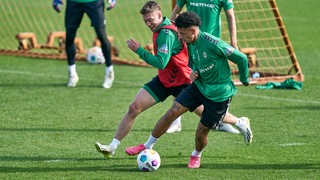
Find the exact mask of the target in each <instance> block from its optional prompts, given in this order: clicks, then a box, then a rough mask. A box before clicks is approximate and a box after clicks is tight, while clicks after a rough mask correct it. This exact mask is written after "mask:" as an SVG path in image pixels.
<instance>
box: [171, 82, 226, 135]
mask: <svg viewBox="0 0 320 180" xmlns="http://www.w3.org/2000/svg"><path fill="white" fill-rule="evenodd" d="M176 101H177V102H178V103H180V104H181V105H182V106H184V107H187V108H188V109H189V110H190V111H191V112H192V111H194V110H195V109H196V108H197V107H198V106H200V105H202V104H203V106H204V110H203V112H202V117H201V120H200V122H201V123H202V124H203V125H204V126H206V127H208V128H210V129H212V128H215V127H216V126H217V125H219V123H221V122H222V120H223V118H224V116H225V115H226V113H227V112H228V108H229V105H230V102H231V98H229V99H227V100H226V101H223V102H214V101H212V100H210V99H208V98H206V97H205V96H204V95H203V94H202V93H201V92H200V90H199V89H198V87H197V86H196V84H194V83H192V84H191V85H190V86H188V87H187V88H185V89H184V90H183V91H182V92H181V93H180V94H179V95H178V97H177V98H176Z"/></svg>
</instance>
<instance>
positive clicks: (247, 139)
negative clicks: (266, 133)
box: [239, 117, 253, 145]
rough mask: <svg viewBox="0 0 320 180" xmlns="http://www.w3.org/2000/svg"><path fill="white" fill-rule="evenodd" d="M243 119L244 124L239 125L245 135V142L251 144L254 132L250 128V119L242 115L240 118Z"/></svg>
mask: <svg viewBox="0 0 320 180" xmlns="http://www.w3.org/2000/svg"><path fill="white" fill-rule="evenodd" d="M240 119H241V120H242V121H243V124H242V126H241V127H239V131H240V133H241V134H242V135H243V138H244V142H245V143H246V144H247V145H249V144H250V143H252V138H253V134H252V131H251V128H250V120H249V118H247V117H241V118H240Z"/></svg>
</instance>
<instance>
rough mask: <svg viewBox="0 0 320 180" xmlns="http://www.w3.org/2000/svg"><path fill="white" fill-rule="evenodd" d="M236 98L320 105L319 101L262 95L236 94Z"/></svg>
mask: <svg viewBox="0 0 320 180" xmlns="http://www.w3.org/2000/svg"><path fill="white" fill-rule="evenodd" d="M237 95H238V96H247V97H253V98H259V99H266V100H276V101H289V102H300V103H310V104H320V101H313V100H303V99H288V98H280V97H270V96H262V95H255V94H241V93H238V94H237Z"/></svg>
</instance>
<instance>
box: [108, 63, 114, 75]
mask: <svg viewBox="0 0 320 180" xmlns="http://www.w3.org/2000/svg"><path fill="white" fill-rule="evenodd" d="M110 71H113V65H111V66H108V67H106V74H109V72H110Z"/></svg>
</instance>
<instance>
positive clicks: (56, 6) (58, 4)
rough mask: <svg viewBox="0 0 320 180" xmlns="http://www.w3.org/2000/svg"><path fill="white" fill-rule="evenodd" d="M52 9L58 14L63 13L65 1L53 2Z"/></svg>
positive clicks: (53, 0) (54, 0)
mask: <svg viewBox="0 0 320 180" xmlns="http://www.w3.org/2000/svg"><path fill="white" fill-rule="evenodd" d="M52 7H53V9H54V10H55V11H57V12H58V13H59V12H61V10H62V8H63V1H62V0H52Z"/></svg>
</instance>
